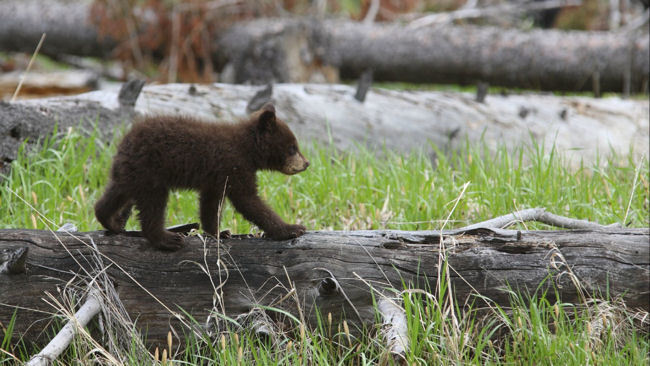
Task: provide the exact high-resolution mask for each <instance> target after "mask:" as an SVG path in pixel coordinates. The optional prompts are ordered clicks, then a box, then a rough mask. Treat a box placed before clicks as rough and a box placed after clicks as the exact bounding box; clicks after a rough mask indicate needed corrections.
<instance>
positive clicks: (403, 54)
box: [214, 19, 650, 94]
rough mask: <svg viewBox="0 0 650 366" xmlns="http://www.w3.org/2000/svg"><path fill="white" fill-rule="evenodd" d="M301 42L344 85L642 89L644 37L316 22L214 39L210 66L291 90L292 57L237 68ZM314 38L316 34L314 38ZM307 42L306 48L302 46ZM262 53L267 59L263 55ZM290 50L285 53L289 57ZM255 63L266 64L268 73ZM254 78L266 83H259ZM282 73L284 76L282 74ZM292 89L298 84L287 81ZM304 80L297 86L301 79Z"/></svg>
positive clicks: (280, 23)
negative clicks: (361, 81)
mask: <svg viewBox="0 0 650 366" xmlns="http://www.w3.org/2000/svg"><path fill="white" fill-rule="evenodd" d="M299 35H302V36H301V38H300V39H304V41H303V42H302V43H301V44H297V45H296V47H303V48H305V49H308V50H309V49H313V50H322V51H321V52H320V54H319V53H317V52H312V53H314V54H315V57H317V58H319V59H320V60H322V61H321V62H322V63H324V64H326V65H332V66H336V67H337V68H338V69H339V72H340V76H341V77H342V78H344V79H355V78H358V77H359V76H360V75H361V74H363V73H364V72H365V71H366V70H372V71H373V78H374V80H376V81H405V82H411V83H443V84H461V85H468V84H469V85H474V84H476V83H478V82H487V83H489V84H490V85H496V86H505V87H516V88H527V89H535V90H562V91H594V92H595V93H596V94H599V93H601V92H604V91H614V92H624V93H629V92H630V91H631V92H642V91H647V90H648V75H649V67H650V66H649V65H650V61H649V59H650V56H648V34H647V32H646V33H629V34H624V33H612V32H579V31H573V32H567V31H559V30H548V29H546V30H542V29H536V30H530V31H521V30H518V29H503V28H499V27H477V26H449V25H446V26H441V27H418V28H416V27H413V26H404V25H402V24H394V23H388V24H386V23H375V24H372V25H367V24H362V23H358V22H351V21H345V20H326V21H323V22H316V21H311V20H310V21H305V20H295V19H257V20H254V21H250V22H244V23H238V24H236V25H235V26H233V27H231V28H230V29H228V31H226V32H225V33H224V34H223V35H222V36H220V37H219V38H217V39H216V44H217V47H215V53H214V55H215V56H214V58H215V59H216V60H220V61H221V62H225V61H226V60H227V61H230V62H236V63H237V64H238V67H237V71H238V72H239V74H237V76H236V77H235V80H237V81H239V82H241V81H243V80H248V81H251V82H256V83H265V82H269V81H277V82H293V81H294V80H291V79H287V78H286V77H285V75H284V74H283V73H281V72H279V71H283V70H290V69H291V67H292V66H293V63H290V62H286V61H284V60H290V57H284V58H280V57H275V58H274V59H273V60H271V62H269V60H258V62H253V63H251V64H250V65H245V64H242V63H241V62H238V61H240V60H241V59H242V57H243V55H250V54H260V55H261V54H265V53H264V52H263V51H264V50H265V49H267V48H268V47H269V41H270V40H274V41H273V43H274V44H276V43H280V41H278V40H277V38H278V37H284V38H287V39H290V38H296V37H300V36H299ZM313 35H317V36H313ZM302 44H305V45H306V46H302ZM267 53H268V52H267ZM292 53H299V52H297V51H291V50H289V51H285V52H284V54H286V55H290V54H292ZM262 61H267V64H266V65H263V64H262ZM261 70H267V72H268V73H270V74H271V76H272V77H273V78H272V79H266V80H263V79H262V80H260V79H259V75H260V73H261V72H262V71H261ZM285 74H286V72H285ZM295 81H298V80H295ZM300 81H304V80H300Z"/></svg>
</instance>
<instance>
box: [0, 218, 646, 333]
mask: <svg viewBox="0 0 650 366" xmlns="http://www.w3.org/2000/svg"><path fill="white" fill-rule="evenodd" d="M442 238H443V241H442V245H441V236H440V232H439V231H417V232H406V231H353V232H339V231H331V232H309V233H307V234H305V235H304V236H302V237H300V238H297V239H294V240H290V241H279V242H276V241H271V240H267V239H263V238H252V237H245V236H239V237H233V238H230V239H226V240H221V244H220V245H217V242H216V240H215V239H213V238H210V239H208V240H202V238H201V237H199V236H190V237H188V238H187V243H188V244H187V246H186V247H185V248H184V249H182V250H180V251H178V252H174V253H168V252H161V251H157V250H154V249H152V248H150V247H149V246H147V244H146V241H145V240H144V238H141V237H139V234H138V233H127V234H125V235H113V236H106V235H104V233H103V232H88V233H63V232H50V231H37V230H22V229H8V230H0V253H2V256H0V259H2V260H4V261H5V263H9V262H10V261H11V263H9V265H7V266H5V267H6V268H5V267H3V268H5V269H4V270H3V271H2V272H0V323H1V324H2V325H3V326H5V327H6V326H7V324H8V323H9V321H10V319H11V318H12V315H13V314H14V312H15V311H17V313H16V314H17V319H16V328H15V334H14V338H13V340H17V339H18V338H19V336H22V337H24V339H25V340H27V341H34V340H38V337H39V336H40V335H39V333H40V332H41V331H42V330H43V328H44V327H45V326H46V324H47V321H45V322H41V321H42V320H43V319H44V318H46V319H49V316H48V314H47V313H52V312H56V309H54V308H52V307H51V306H50V305H48V304H47V303H45V301H44V300H43V298H44V297H45V296H44V293H45V292H49V293H51V294H57V290H58V289H62V288H63V287H65V286H66V283H67V282H68V281H70V280H71V279H74V278H75V277H76V278H79V277H85V278H86V279H87V280H88V279H89V278H94V277H93V276H95V275H96V274H97V273H99V272H100V271H102V270H104V271H106V273H107V274H108V276H109V278H110V279H111V280H112V286H113V287H115V289H116V291H117V294H118V296H119V299H120V301H121V302H122V304H123V306H124V308H125V309H126V310H127V312H128V313H129V314H130V316H131V318H132V319H136V324H137V325H138V327H139V329H141V330H142V331H143V332H145V330H146V333H147V340H148V342H150V343H153V344H161V343H164V342H165V339H166V336H167V333H168V331H169V330H170V326H171V327H172V328H173V329H174V330H175V331H176V332H177V334H179V335H182V334H183V332H187V328H183V327H180V326H179V324H180V323H189V322H188V321H187V316H186V315H184V313H183V311H186V312H187V313H188V314H191V315H192V316H193V317H194V318H195V319H197V320H198V321H199V322H204V321H205V319H206V318H207V316H208V313H209V312H210V310H212V308H213V301H214V299H215V298H214V296H215V293H216V294H217V296H216V303H217V304H219V305H218V306H217V309H216V310H217V311H219V312H224V313H225V314H226V315H227V316H231V317H236V316H237V315H240V314H244V313H247V312H249V311H251V309H254V308H256V307H257V306H259V305H263V306H271V307H275V308H279V309H284V310H286V311H288V312H290V313H291V314H294V315H295V316H296V317H297V318H303V319H304V320H306V321H307V322H309V323H310V324H311V325H315V319H316V315H317V312H316V309H317V308H318V311H320V312H321V313H322V314H327V313H332V315H333V318H334V320H335V321H336V320H339V321H340V320H342V319H347V320H348V322H354V323H356V324H359V323H360V322H361V323H374V321H375V312H376V309H375V307H374V306H373V298H372V296H371V293H374V296H375V298H376V299H378V300H381V299H382V297H383V296H384V295H386V296H395V295H396V294H395V292H394V290H391V289H398V290H401V289H403V285H402V283H405V284H407V286H408V287H410V288H421V289H424V290H430V291H433V289H435V288H436V282H437V280H438V268H437V265H438V263H439V249H440V248H441V247H442V248H444V252H445V254H446V255H447V258H448V262H449V266H450V276H451V284H452V287H453V290H454V294H455V297H456V299H457V301H459V302H460V303H461V304H462V303H465V302H481V303H480V304H479V305H481V306H482V305H484V303H482V301H483V300H480V299H478V298H475V297H473V296H472V294H475V293H476V292H475V291H478V293H479V294H480V295H483V296H485V297H487V298H489V299H490V300H491V301H494V302H495V303H497V304H500V305H506V304H508V303H509V301H508V293H507V292H506V291H504V290H505V289H507V287H508V286H510V287H511V288H514V289H519V290H523V291H525V290H527V291H530V292H534V291H535V289H537V288H538V286H540V284H541V283H543V284H544V285H543V286H544V288H548V287H550V286H552V285H553V284H557V285H559V286H557V291H558V293H559V294H560V295H561V297H562V301H565V302H580V301H581V300H580V299H579V296H578V293H577V291H576V287H575V284H574V282H573V281H572V279H571V277H572V276H569V275H566V272H567V271H569V272H570V273H572V274H574V275H575V278H577V280H578V281H579V283H581V286H582V288H583V290H584V293H585V294H586V295H587V296H590V295H592V294H593V295H595V296H602V297H605V296H606V295H605V292H606V291H608V294H609V296H612V297H621V298H622V299H623V300H624V301H625V302H626V304H627V306H629V307H631V308H640V309H643V310H645V311H648V310H650V304H649V303H648V293H649V292H648V288H649V285H650V278H649V273H650V271H649V269H650V263H649V262H650V260H649V257H650V252H649V249H650V246H649V244H648V241H649V231H648V229H619V228H603V229H601V230H591V229H583V230H568V231H516V230H503V229H486V228H478V229H472V230H465V231H459V230H455V231H454V230H451V231H444V232H443V236H442ZM94 248H97V249H94ZM25 249H27V255H26V260H25V257H24V255H25V254H24V253H25V252H24V251H25ZM97 251H98V252H99V253H101V254H100V255H99V257H101V258H102V260H101V261H102V262H103V267H104V268H103V269H102V268H98V267H97V266H96V265H95V264H94V263H97V262H96V260H94V259H93V258H95V257H97V254H98V253H97ZM12 253H14V254H15V255H14V254H12ZM18 257H22V259H23V260H25V261H24V262H23V264H24V265H23V266H21V265H15V263H16V262H18V261H19V259H20V258H18ZM0 266H2V264H1V263H0ZM563 272H564V275H559V274H560V273H563ZM208 273H209V274H210V276H211V277H212V278H210V277H209V276H208ZM549 274H550V275H551V276H552V277H551V279H550V280H547V281H546V282H544V281H545V279H547V278H548V276H549ZM68 285H69V284H68ZM215 288H216V291H215ZM550 293H553V291H551V292H550ZM154 296H155V298H154ZM298 304H299V307H300V308H299V309H298V306H297V305H298ZM163 305H164V306H163ZM16 309H18V310H16ZM181 309H182V310H181ZM43 312H45V313H43ZM172 313H173V314H174V315H172ZM270 315H271V317H273V314H270Z"/></svg>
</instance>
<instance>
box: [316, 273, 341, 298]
mask: <svg viewBox="0 0 650 366" xmlns="http://www.w3.org/2000/svg"><path fill="white" fill-rule="evenodd" d="M336 291H337V286H336V281H335V280H334V279H333V278H332V277H326V278H323V279H322V280H321V281H320V284H319V285H318V293H319V294H320V295H321V296H325V295H331V294H333V293H335V292H336Z"/></svg>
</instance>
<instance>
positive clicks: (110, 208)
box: [95, 104, 309, 250]
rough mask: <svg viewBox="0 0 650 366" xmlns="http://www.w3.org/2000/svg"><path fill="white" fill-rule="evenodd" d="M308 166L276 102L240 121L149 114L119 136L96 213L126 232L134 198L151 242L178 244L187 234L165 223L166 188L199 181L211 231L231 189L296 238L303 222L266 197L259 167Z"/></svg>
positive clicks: (271, 232) (276, 231)
mask: <svg viewBox="0 0 650 366" xmlns="http://www.w3.org/2000/svg"><path fill="white" fill-rule="evenodd" d="M308 166H309V162H308V161H307V159H305V157H304V156H303V155H302V154H301V153H300V150H299V149H298V142H297V141H296V137H295V136H294V135H293V133H292V132H291V130H290V129H289V127H288V126H287V125H286V124H285V123H284V122H283V121H281V120H280V119H278V118H277V117H276V115H275V108H274V107H273V105H272V104H266V105H265V106H264V107H262V109H261V110H259V111H258V112H256V113H254V114H253V115H252V116H251V118H250V119H249V120H248V121H244V122H240V123H238V124H229V123H209V122H202V121H198V120H195V119H192V118H188V117H170V116H158V117H147V118H145V119H144V120H142V121H139V122H137V123H135V124H134V126H133V128H132V129H131V131H129V133H127V135H126V136H124V139H123V140H122V142H121V143H120V145H119V147H118V151H117V154H116V155H115V158H114V159H113V166H112V168H111V177H110V181H109V183H108V186H107V187H106V192H105V193H104V195H103V196H102V197H101V198H100V199H99V201H97V204H95V215H96V216H97V220H99V222H100V223H101V224H102V225H103V226H104V227H105V228H106V229H108V230H109V231H111V232H116V233H117V232H122V231H123V230H124V226H125V225H126V221H127V219H128V218H129V215H130V213H131V208H132V207H133V206H134V205H135V207H136V208H137V209H138V211H139V219H140V224H141V225H142V231H143V233H144V236H145V237H146V238H147V239H148V240H149V242H150V243H151V245H153V246H155V247H157V248H161V249H166V250H177V249H180V248H181V247H182V246H183V236H182V235H180V234H176V233H172V232H169V231H167V230H165V228H164V221H165V220H164V219H165V207H166V205H167V196H168V194H169V191H170V190H171V189H176V188H180V189H195V190H197V191H198V192H199V195H200V199H199V206H200V209H199V211H200V217H201V225H202V226H203V230H204V231H205V232H206V233H208V234H211V235H215V234H216V232H217V226H218V225H219V222H218V221H219V205H220V203H221V199H222V197H223V196H224V195H225V197H228V199H229V200H230V202H231V203H232V204H233V206H234V207H235V209H236V210H237V211H239V212H240V213H241V214H242V215H243V216H244V217H245V218H246V219H247V220H249V221H251V222H252V223H254V224H255V225H257V226H259V227H260V228H261V229H262V230H264V231H265V233H266V235H267V236H269V237H270V238H272V239H276V240H282V239H289V238H295V237H298V236H300V235H302V234H304V233H305V227H304V226H302V225H291V224H287V223H285V222H284V221H283V220H282V219H281V218H280V216H278V215H277V214H276V213H275V212H273V210H272V209H271V208H270V207H269V206H267V205H266V204H265V203H264V201H262V199H261V198H260V197H259V196H258V194H257V183H256V174H255V173H256V172H257V171H258V170H277V171H280V172H282V173H284V174H288V175H290V174H296V173H299V172H302V171H303V170H305V169H307V167H308Z"/></svg>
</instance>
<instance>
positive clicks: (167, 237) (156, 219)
mask: <svg viewBox="0 0 650 366" xmlns="http://www.w3.org/2000/svg"><path fill="white" fill-rule="evenodd" d="M167 195H168V191H166V190H164V191H163V190H161V191H152V192H148V194H147V196H146V197H138V198H136V201H135V206H136V208H137V209H138V211H139V215H138V217H139V219H140V225H141V226H142V233H143V234H144V237H145V238H147V240H149V242H150V243H151V245H153V246H155V247H157V248H160V249H164V250H178V249H181V248H182V247H183V246H184V244H185V243H184V240H183V235H181V234H177V233H172V232H170V231H167V230H165V226H164V224H165V208H166V207H167Z"/></svg>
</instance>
